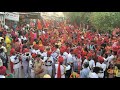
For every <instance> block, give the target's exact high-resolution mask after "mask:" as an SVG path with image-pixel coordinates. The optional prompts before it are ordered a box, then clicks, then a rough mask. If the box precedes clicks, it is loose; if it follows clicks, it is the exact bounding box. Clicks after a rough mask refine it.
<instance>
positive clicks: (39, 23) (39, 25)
mask: <svg viewBox="0 0 120 90" xmlns="http://www.w3.org/2000/svg"><path fill="white" fill-rule="evenodd" d="M37 28H38V29H39V30H41V29H42V25H41V21H40V20H39V19H38V21H37Z"/></svg>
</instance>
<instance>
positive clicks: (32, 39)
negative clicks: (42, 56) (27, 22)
mask: <svg viewBox="0 0 120 90" xmlns="http://www.w3.org/2000/svg"><path fill="white" fill-rule="evenodd" d="M33 42H34V33H33V32H32V31H30V44H33Z"/></svg>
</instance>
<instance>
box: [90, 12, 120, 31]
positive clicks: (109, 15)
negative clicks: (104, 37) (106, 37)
mask: <svg viewBox="0 0 120 90" xmlns="http://www.w3.org/2000/svg"><path fill="white" fill-rule="evenodd" d="M90 22H91V24H92V25H93V26H94V27H95V29H97V30H99V31H102V32H106V31H111V30H113V29H114V28H115V27H119V26H120V13H119V12H93V13H92V14H91V17H90Z"/></svg>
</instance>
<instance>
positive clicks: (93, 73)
mask: <svg viewBox="0 0 120 90" xmlns="http://www.w3.org/2000/svg"><path fill="white" fill-rule="evenodd" d="M99 71H100V68H99V67H94V68H93V72H90V73H89V76H88V77H89V78H99V76H98V73H99Z"/></svg>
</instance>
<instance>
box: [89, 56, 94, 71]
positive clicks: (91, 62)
mask: <svg viewBox="0 0 120 90" xmlns="http://www.w3.org/2000/svg"><path fill="white" fill-rule="evenodd" d="M94 67H95V61H94V60H93V59H92V58H91V59H90V61H89V68H90V69H92V68H94Z"/></svg>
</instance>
